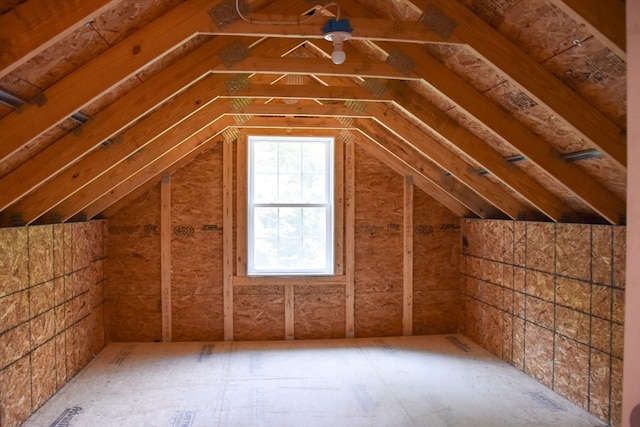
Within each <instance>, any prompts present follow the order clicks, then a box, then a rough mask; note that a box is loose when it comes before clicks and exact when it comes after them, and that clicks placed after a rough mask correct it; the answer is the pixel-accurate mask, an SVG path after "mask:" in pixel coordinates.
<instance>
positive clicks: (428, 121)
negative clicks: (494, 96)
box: [387, 82, 573, 222]
mask: <svg viewBox="0 0 640 427" xmlns="http://www.w3.org/2000/svg"><path fill="white" fill-rule="evenodd" d="M387 86H388V88H389V90H390V91H391V93H392V94H393V97H394V102H395V103H396V104H397V105H398V106H399V107H400V108H402V109H403V110H405V111H406V112H407V113H409V114H411V115H412V116H414V117H415V118H416V119H418V120H419V121H420V122H421V123H423V124H424V126H426V127H427V128H429V129H431V130H432V131H433V132H435V133H437V134H439V135H440V136H442V137H443V138H444V139H445V140H446V141H447V142H449V143H450V144H452V145H453V146H455V147H457V148H459V149H460V150H462V151H463V152H464V153H465V154H466V155H467V156H469V157H470V158H471V159H473V161H475V162H477V163H478V164H480V165H481V167H482V168H484V169H485V170H487V171H489V172H490V173H491V174H493V175H494V176H495V177H496V178H497V179H499V180H500V181H501V182H502V183H504V184H505V185H506V186H508V187H509V188H511V189H512V190H513V191H515V192H516V193H518V194H520V195H521V196H522V197H523V198H525V199H526V200H528V201H529V203H531V204H532V205H533V206H535V207H536V208H537V209H538V210H539V211H541V212H542V213H543V214H545V215H546V216H547V217H548V218H549V219H551V220H553V221H556V222H557V221H560V220H561V218H566V217H567V215H570V214H571V213H573V212H572V209H571V208H569V207H568V206H567V205H565V204H564V203H563V202H562V201H561V200H560V199H558V198H557V197H556V196H555V195H553V194H552V193H551V192H550V191H549V190H547V189H546V188H544V187H543V186H542V185H540V183H538V182H537V181H535V180H534V179H533V178H531V177H530V176H528V175H527V174H525V173H524V172H523V171H522V170H520V169H518V168H514V167H513V165H510V164H509V163H507V162H506V161H505V160H504V158H503V157H502V156H501V155H500V153H498V152H497V151H495V150H494V149H493V148H491V147H490V146H489V145H487V144H486V143H485V142H484V141H483V140H482V139H480V138H479V137H477V136H476V135H474V134H473V133H471V132H470V131H469V130H467V129H466V128H464V127H463V126H461V125H460V124H459V123H458V122H456V121H455V120H453V119H452V118H451V117H449V116H448V115H447V114H445V113H444V112H442V111H440V110H439V109H438V108H437V107H436V106H435V105H434V104H432V103H431V102H429V101H428V100H427V99H425V98H424V97H423V96H420V95H418V94H417V93H416V92H415V91H413V90H412V89H411V88H410V87H408V86H407V85H405V84H403V83H401V82H389V83H388V85H387Z"/></svg>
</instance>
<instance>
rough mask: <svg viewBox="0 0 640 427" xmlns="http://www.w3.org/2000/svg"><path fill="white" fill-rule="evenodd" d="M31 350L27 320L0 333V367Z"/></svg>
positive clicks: (7, 364)
mask: <svg viewBox="0 0 640 427" xmlns="http://www.w3.org/2000/svg"><path fill="white" fill-rule="evenodd" d="M29 350H31V340H30V337H29V322H26V323H23V324H21V325H19V326H17V327H15V328H13V329H10V330H9V331H7V332H5V333H4V334H2V335H0V369H2V368H5V367H7V366H9V365H10V364H12V363H14V362H15V361H17V360H19V359H20V358H22V357H23V356H24V355H26V354H28V353H29Z"/></svg>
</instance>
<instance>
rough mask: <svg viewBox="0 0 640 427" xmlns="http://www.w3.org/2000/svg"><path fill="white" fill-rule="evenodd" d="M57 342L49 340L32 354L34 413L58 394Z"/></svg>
mask: <svg viewBox="0 0 640 427" xmlns="http://www.w3.org/2000/svg"><path fill="white" fill-rule="evenodd" d="M55 369H56V342H55V340H49V341H47V342H46V343H45V344H43V345H42V346H40V347H38V348H37V349H36V350H34V351H33V352H32V353H31V375H32V376H31V388H32V411H35V410H36V409H38V408H39V407H40V406H42V404H43V403H44V402H46V401H47V399H49V398H50V397H51V396H52V395H53V393H55V392H56V376H55V375H52V373H53V372H55Z"/></svg>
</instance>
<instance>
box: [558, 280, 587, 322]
mask: <svg viewBox="0 0 640 427" xmlns="http://www.w3.org/2000/svg"><path fill="white" fill-rule="evenodd" d="M591 288H592V287H591V284H590V283H589V282H583V281H580V280H573V279H568V278H566V277H558V278H556V302H557V303H558V304H560V305H563V306H565V307H569V308H573V309H575V310H580V311H582V312H585V313H589V311H590V310H591Z"/></svg>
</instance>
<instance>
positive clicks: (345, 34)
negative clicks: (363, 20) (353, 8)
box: [322, 19, 353, 65]
mask: <svg viewBox="0 0 640 427" xmlns="http://www.w3.org/2000/svg"><path fill="white" fill-rule="evenodd" d="M352 31H353V29H352V28H351V25H349V20H348V19H338V20H336V19H329V20H328V21H327V23H326V24H325V26H324V27H323V28H322V32H323V33H324V38H325V39H326V40H329V41H330V42H332V43H333V52H332V53H331V60H332V61H333V63H334V64H336V65H340V64H342V63H343V62H344V61H345V59H347V54H346V53H344V50H343V49H342V43H343V42H344V41H346V40H349V39H351V32H352Z"/></svg>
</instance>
